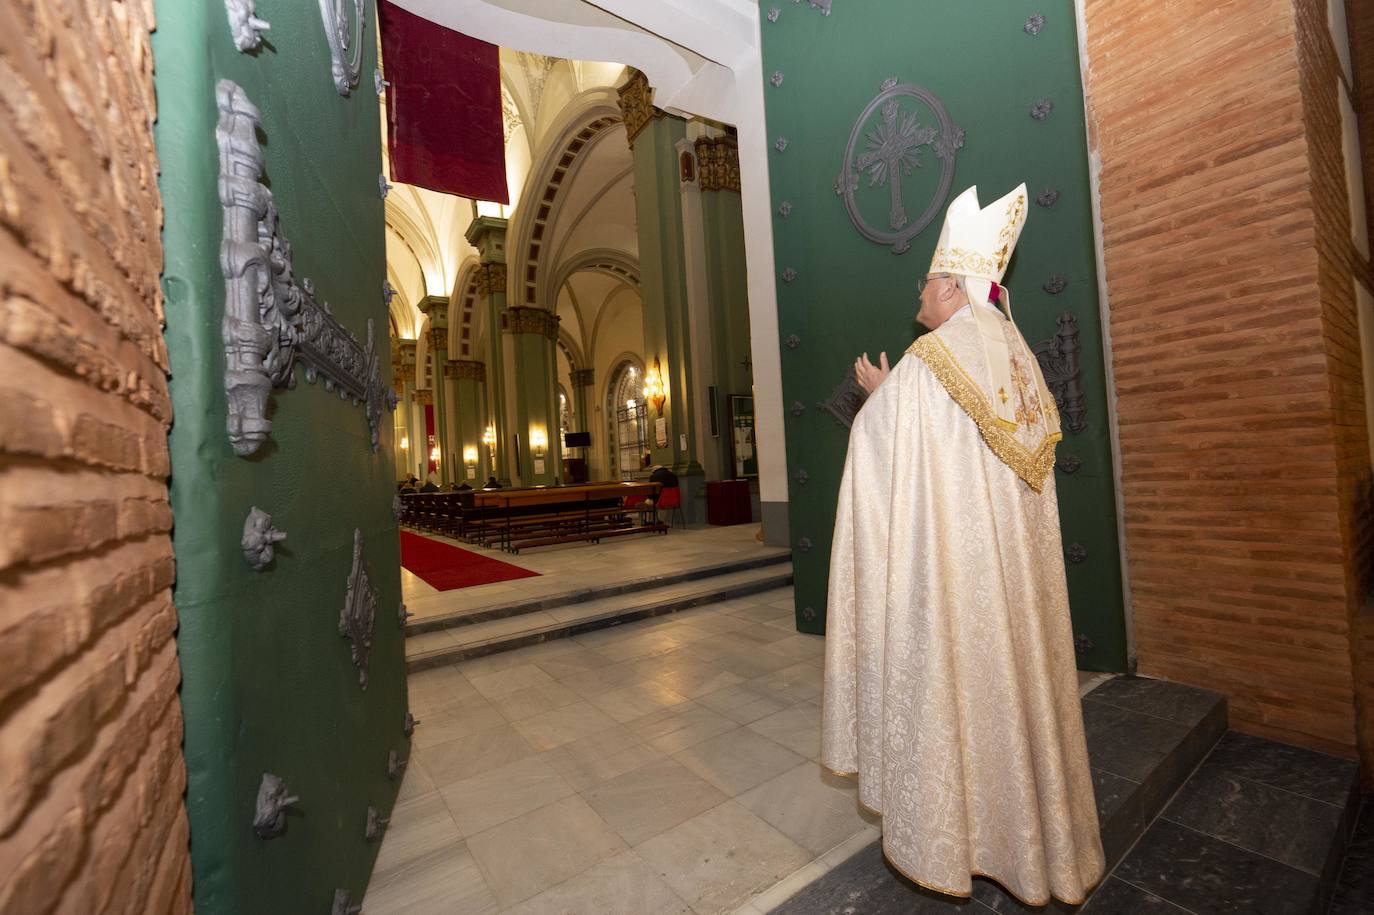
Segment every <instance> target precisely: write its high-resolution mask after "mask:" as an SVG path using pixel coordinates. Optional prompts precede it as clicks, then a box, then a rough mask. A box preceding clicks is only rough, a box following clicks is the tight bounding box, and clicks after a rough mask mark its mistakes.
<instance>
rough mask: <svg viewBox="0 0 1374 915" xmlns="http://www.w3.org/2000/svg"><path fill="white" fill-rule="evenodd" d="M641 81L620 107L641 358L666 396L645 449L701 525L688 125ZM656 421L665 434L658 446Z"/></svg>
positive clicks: (628, 89) (654, 412) (653, 415)
mask: <svg viewBox="0 0 1374 915" xmlns="http://www.w3.org/2000/svg"><path fill="white" fill-rule="evenodd" d="M642 80H643V74H641V73H638V72H637V71H635V72H632V75H631V78H630V80H629V82H627V83H626V84H625V86H624V87H622V88H621V90H620V104H621V109H622V111H623V112H624V114H625V119H626V125H627V132H628V133H629V134H630V145H631V156H632V158H633V160H634V182H635V218H636V228H637V233H638V237H639V265H640V275H641V289H640V291H641V296H642V299H643V303H644V360H645V366H646V368H647V369H650V370H651V369H652V367H653V365H654V360H655V359H657V360H659V365H660V371H661V373H662V375H663V386H664V393H665V395H666V397H665V400H664V402H663V405H662V408H661V409H658V408H655V407H654V406H652V405H651V406H650V408H649V448H650V451H651V454H652V460H653V461H654V462H655V463H658V464H663V465H665V466H668V467H671V468H672V470H673V472H674V473H676V474H677V475H678V477H679V479H681V480H682V485H683V500H682V502H683V511H684V513H685V514H686V515H687V517H688V519H689V520H698V519H699V518H700V516H701V514H702V512H701V510H700V507H699V506H698V505H697V499H696V498H695V495H696V493H697V491H698V490H700V489H701V482H702V468H701V464H700V463H699V461H698V460H697V457H696V448H697V447H698V443H697V442H696V429H695V426H696V423H695V422H694V408H695V407H694V404H693V400H694V398H693V397H692V396H691V392H692V391H693V390H694V385H693V383H692V376H693V374H694V373H693V367H692V359H691V351H692V341H691V329H690V318H689V313H688V307H687V302H688V297H687V279H686V277H687V266H686V256H685V253H684V238H683V227H682V200H681V196H680V192H679V181H678V174H679V171H678V169H679V159H678V152H679V151H678V148H677V143H678V141H679V140H682V139H684V138H685V136H686V122H685V121H684V120H683V119H682V118H679V117H675V116H673V115H670V114H666V113H664V112H660V111H658V110H657V109H653V107H652V98H653V96H652V88H651V87H647V82H642ZM646 87H647V88H648V93H647V100H646V92H645V89H646ZM632 126H633V127H634V129H633V130H630V128H631V127H632ZM660 419H661V420H663V423H662V429H663V431H664V432H666V436H664V437H666V441H665V442H663V443H662V444H660V443H659V442H660V440H661V436H660V434H659V429H660V425H659V423H658V421H659V420H660Z"/></svg>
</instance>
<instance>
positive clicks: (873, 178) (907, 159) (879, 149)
mask: <svg viewBox="0 0 1374 915" xmlns="http://www.w3.org/2000/svg"><path fill="white" fill-rule="evenodd" d="M909 100H914V102H915V104H914V105H912V106H911V107H910V108H908V109H903V107H902V103H903V101H909ZM922 108H924V109H925V111H926V112H927V120H928V121H933V123H927V124H922V123H921V121H920V118H921V116H922ZM880 110H881V118H880V120H878V121H876V122H870V119H871V118H872V117H873V115H874V114H875V113H876V112H879V111H880ZM861 142H862V144H863V149H862V150H860V148H859V145H860V143H861ZM963 145H964V131H963V128H961V127H959V126H957V125H956V124H955V123H954V121H953V120H951V119H950V116H949V112H948V111H947V110H946V109H945V106H944V103H943V102H941V101H940V100H939V99H938V98H936V97H935V93H933V92H931V91H930V90H929V89H925V88H922V87H921V86H916V85H912V84H911V83H899V82H897V77H895V76H894V77H891V78H890V79H887V80H884V82H883V84H882V91H880V92H879V93H878V95H877V96H876V97H874V99H873V101H871V102H869V103H868V105H867V107H865V108H864V110H863V112H862V113H861V114H860V115H859V118H858V120H857V121H855V122H854V129H853V130H852V131H851V132H850V134H849V142H848V144H846V145H845V148H844V163H843V165H842V166H841V169H840V176H839V177H838V178H837V179H835V193H836V194H837V195H839V196H840V197H842V198H844V207H845V210H846V211H847V212H848V213H849V220H850V222H852V223H854V228H856V229H858V230H859V233H860V234H861V235H863V237H864V238H867V239H868V240H869V241H872V242H876V243H877V244H880V245H891V246H892V253H893V254H902V253H904V252H906V251H907V250H909V249H910V248H911V239H912V238H914V237H915V236H916V235H917V234H919V233H920V231H921V230H922V229H924V228H925V227H926V226H928V225H930V222H931V220H933V219H934V218H935V216H936V215H937V214H938V213H939V212H940V208H941V207H942V206H944V203H945V198H946V197H948V196H949V190H950V188H951V187H952V186H953V184H954V157H955V153H956V152H957V151H958V150H959V149H962V148H963ZM923 146H929V147H930V150H931V152H932V153H933V154H934V156H935V158H937V159H939V160H940V177H939V180H938V182H937V185H936V188H935V191H934V193H933V194H932V195H931V197H930V199H929V200H928V201H927V202H926V205H925V209H924V210H922V211H921V213H920V215H919V216H917V217H916V218H915V219H911V218H910V217H909V216H908V215H907V207H906V200H905V198H904V197H903V191H902V178H903V177H906V176H909V175H911V174H912V173H913V171H914V170H915V169H918V168H923V167H924V163H923V161H922V158H921V152H922V150H921V147H923ZM861 172H862V173H865V174H867V176H868V184H867V187H869V188H872V187H876V186H878V185H887V198H888V199H887V204H888V205H887V227H886V228H885V229H878V228H875V227H874V226H873V225H871V224H870V223H869V222H868V220H867V219H866V218H865V216H864V214H863V213H862V212H861V211H860V207H859V202H858V200H857V199H856V193H857V192H858V191H859V185H860V177H861V176H860V173H861Z"/></svg>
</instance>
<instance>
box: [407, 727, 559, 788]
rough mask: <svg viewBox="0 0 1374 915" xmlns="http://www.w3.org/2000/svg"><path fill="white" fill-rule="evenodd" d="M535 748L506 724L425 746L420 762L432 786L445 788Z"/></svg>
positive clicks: (530, 754)
mask: <svg viewBox="0 0 1374 915" xmlns="http://www.w3.org/2000/svg"><path fill="white" fill-rule="evenodd" d="M534 752H535V750H534V747H533V746H531V745H530V742H529V741H528V740H526V739H525V738H524V737H523V736H522V735H521V734H520V733H519V732H518V731H516V730H515V729H514V728H513V727H511V726H510V725H509V724H502V726H501V727H497V728H492V729H490V730H486V731H480V732H478V733H477V734H474V735H471V736H467V737H459V738H458V739H457V740H450V741H448V742H447V743H441V744H439V745H438V746H435V747H426V748H425V750H424V751H423V754H424V755H423V756H422V757H421V762H422V764H423V765H424V767H425V771H426V772H428V773H429V776H430V778H432V779H433V780H434V784H435V786H437V787H439V788H445V787H447V786H449V785H451V784H453V783H454V782H457V781H461V780H463V779H465V778H472V777H473V776H474V775H481V774H482V773H483V772H489V771H491V770H492V769H499V768H500V767H501V766H504V765H506V764H508V763H513V762H515V761H516V760H517V759H524V758H525V757H526V756H533V755H534Z"/></svg>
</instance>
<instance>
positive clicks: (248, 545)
mask: <svg viewBox="0 0 1374 915" xmlns="http://www.w3.org/2000/svg"><path fill="white" fill-rule="evenodd" d="M285 539H286V534H284V533H282V532H281V531H279V530H277V529H276V528H275V527H273V526H272V516H271V515H269V514H268V513H267V512H265V511H263V510H262V509H260V508H258V507H257V506H256V505H254V506H253V507H252V508H250V509H249V510H248V517H247V518H245V519H244V520H243V539H242V540H240V541H239V546H240V547H241V548H242V549H243V558H244V559H246V560H248V564H249V565H250V566H252V567H253V571H255V572H261V571H262V570H263V569H265V568H267V567H268V566H270V565H271V564H272V558H273V556H275V555H276V544H278V543H281V542H282V541H283V540H285Z"/></svg>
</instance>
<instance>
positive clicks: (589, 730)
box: [514, 701, 616, 752]
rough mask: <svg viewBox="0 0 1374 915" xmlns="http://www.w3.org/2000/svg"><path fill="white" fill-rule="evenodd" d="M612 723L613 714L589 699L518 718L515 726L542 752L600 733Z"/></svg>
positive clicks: (613, 720)
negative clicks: (610, 714) (588, 700)
mask: <svg viewBox="0 0 1374 915" xmlns="http://www.w3.org/2000/svg"><path fill="white" fill-rule="evenodd" d="M615 725H616V721H615V719H614V718H612V717H610V716H609V715H607V714H606V713H605V712H603V711H601V710H600V709H598V708H596V707H595V706H593V705H592V704H591V703H589V702H586V701H581V702H574V703H573V704H572V705H565V706H564V707H563V708H560V709H554V710H553V711H551V712H544V713H542V714H539V715H534V716H533V717H530V718H525V719H523V720H521V721H517V722H515V724H514V727H515V729H516V730H517V731H519V732H520V733H521V734H522V735H523V736H524V737H525V739H526V740H528V741H529V742H530V745H531V746H533V747H534V748H535V749H536V750H539V751H540V752H543V751H544V750H552V749H553V748H554V747H557V746H562V745H563V744H565V743H570V742H571V741H574V740H580V739H581V738H583V737H589V736H591V735H592V734H597V733H600V732H601V731H605V730H608V729H609V728H613V727H615Z"/></svg>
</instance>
